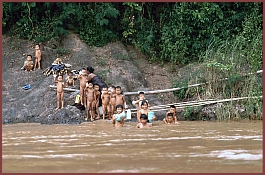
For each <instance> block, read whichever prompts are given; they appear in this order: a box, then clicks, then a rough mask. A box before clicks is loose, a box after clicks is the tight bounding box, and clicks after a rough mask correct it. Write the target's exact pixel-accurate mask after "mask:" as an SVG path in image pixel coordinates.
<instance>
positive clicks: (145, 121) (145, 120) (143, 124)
mask: <svg viewBox="0 0 265 175" xmlns="http://www.w3.org/2000/svg"><path fill="white" fill-rule="evenodd" d="M147 127H152V124H150V123H148V117H147V115H146V114H141V115H140V122H139V123H138V124H137V125H136V128H147Z"/></svg>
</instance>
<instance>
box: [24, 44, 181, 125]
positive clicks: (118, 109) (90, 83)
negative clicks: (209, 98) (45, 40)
mask: <svg viewBox="0 0 265 175" xmlns="http://www.w3.org/2000/svg"><path fill="white" fill-rule="evenodd" d="M35 58H36V59H35V64H34V63H33V61H32V55H27V60H26V61H25V62H24V65H23V67H22V68H21V69H24V70H25V71H32V70H35V69H36V67H37V66H38V69H40V68H41V51H40V45H39V44H36V45H35ZM57 59H58V58H57ZM57 59H56V61H61V60H57ZM49 70H51V69H49ZM67 71H68V70H67ZM47 75H48V74H47ZM76 80H79V81H80V83H79V84H80V87H79V88H80V100H79V103H80V104H81V105H83V106H84V108H85V109H86V116H85V120H88V118H89V116H90V120H91V121H93V120H95V119H99V118H100V110H99V107H100V106H102V111H103V116H102V117H103V120H104V119H105V118H106V116H108V119H110V120H111V121H112V124H113V126H115V127H122V126H123V125H124V122H125V119H126V113H125V110H126V109H128V107H127V105H126V100H125V96H124V95H123V93H122V89H121V87H120V86H111V87H108V86H107V84H106V83H105V82H104V81H103V80H102V79H101V78H100V77H99V76H97V75H96V74H94V69H93V68H92V67H87V68H82V69H81V70H80V71H79V72H78V74H77V75H75V74H74V72H72V71H71V72H70V71H68V76H67V77H66V78H65V82H64V78H63V73H60V74H54V80H53V81H54V83H55V84H56V91H57V108H56V109H59V108H60V107H61V108H64V88H65V87H69V86H75V84H76V83H75V81H76ZM133 105H135V107H136V108H137V113H136V116H137V121H138V124H137V125H136V128H145V127H152V122H153V121H154V120H155V119H156V116H155V115H154V112H152V111H150V104H149V103H148V100H146V99H145V94H144V92H140V93H139V94H138V100H136V101H133ZM163 122H164V123H165V124H174V123H178V122H177V117H176V107H175V106H174V105H171V106H170V109H169V111H168V112H166V115H165V118H164V119H163Z"/></svg>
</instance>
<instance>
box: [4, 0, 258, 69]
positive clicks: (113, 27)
mask: <svg viewBox="0 0 265 175" xmlns="http://www.w3.org/2000/svg"><path fill="white" fill-rule="evenodd" d="M55 9H56V10H55ZM242 9H243V10H242ZM14 14H19V15H14ZM246 19H248V20H246ZM2 28H3V33H7V32H8V33H9V34H10V35H17V36H18V37H19V38H23V39H28V40H32V41H35V42H46V41H49V40H57V41H58V42H57V43H56V42H53V43H54V47H59V45H60V40H61V39H63V38H64V37H65V36H67V35H68V34H69V31H72V32H75V33H78V34H79V36H80V38H81V39H82V40H83V41H85V42H86V43H88V44H89V45H90V46H103V45H105V44H107V43H109V42H112V41H116V40H121V41H124V42H125V43H127V44H133V45H134V46H135V47H136V48H139V49H140V50H141V51H142V52H143V53H144V54H146V55H147V56H148V57H149V59H150V60H151V61H159V62H160V63H163V62H171V63H172V67H173V65H175V64H182V65H183V64H187V63H192V62H197V61H203V60H204V57H203V56H202V55H204V52H205V50H206V49H207V47H208V46H209V44H210V43H211V41H213V38H214V39H215V40H216V41H217V40H226V39H229V38H235V37H237V36H238V34H239V33H242V35H241V38H242V39H244V40H247V41H248V42H253V41H254V40H256V41H260V39H261V38H262V36H261V35H258V33H257V32H254V31H258V30H261V29H262V3H259V2H255V3H254V2H250V3H242V2H237V3H226V2H220V3H213V2H161V3H146V2H117V3H110V2H104V3H101V2H17V3H14V2H4V3H3V18H2ZM244 47H248V45H245V46H244ZM257 50H258V49H253V51H252V56H254V57H255V58H258V57H260V55H261V53H260V52H258V51H257ZM254 62H255V63H257V60H255V61H254ZM219 63H220V62H219ZM252 65H254V64H252ZM256 66H258V63H257V65H256Z"/></svg>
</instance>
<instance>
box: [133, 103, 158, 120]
mask: <svg viewBox="0 0 265 175" xmlns="http://www.w3.org/2000/svg"><path fill="white" fill-rule="evenodd" d="M148 106H149V104H148V102H147V101H146V100H143V101H142V104H141V109H140V110H138V111H137V120H138V123H140V122H141V119H140V116H141V115H142V114H145V115H146V116H148V112H151V111H150V109H149V108H148ZM155 118H156V116H155V115H154V116H153V117H152V119H151V120H152V121H153V120H155ZM152 121H149V122H152Z"/></svg>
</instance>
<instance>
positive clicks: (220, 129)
mask: <svg viewBox="0 0 265 175" xmlns="http://www.w3.org/2000/svg"><path fill="white" fill-rule="evenodd" d="M135 126H136V123H135V122H126V123H125V126H124V127H123V128H116V129H114V128H113V127H112V125H111V123H110V122H109V121H106V120H105V121H103V120H98V121H95V122H86V123H82V124H80V125H41V124H36V123H23V124H12V125H2V172H3V173H10V172H20V173H22V172H23V173H86V172H87V173H155V172H157V173H261V172H262V166H263V147H262V140H263V135H262V133H263V132H262V130H263V127H262V126H263V125H262V121H244V122H205V121H204V122H203V121H180V123H179V124H177V125H165V124H163V123H162V122H161V121H155V122H154V127H152V128H143V129H136V128H135Z"/></svg>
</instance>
